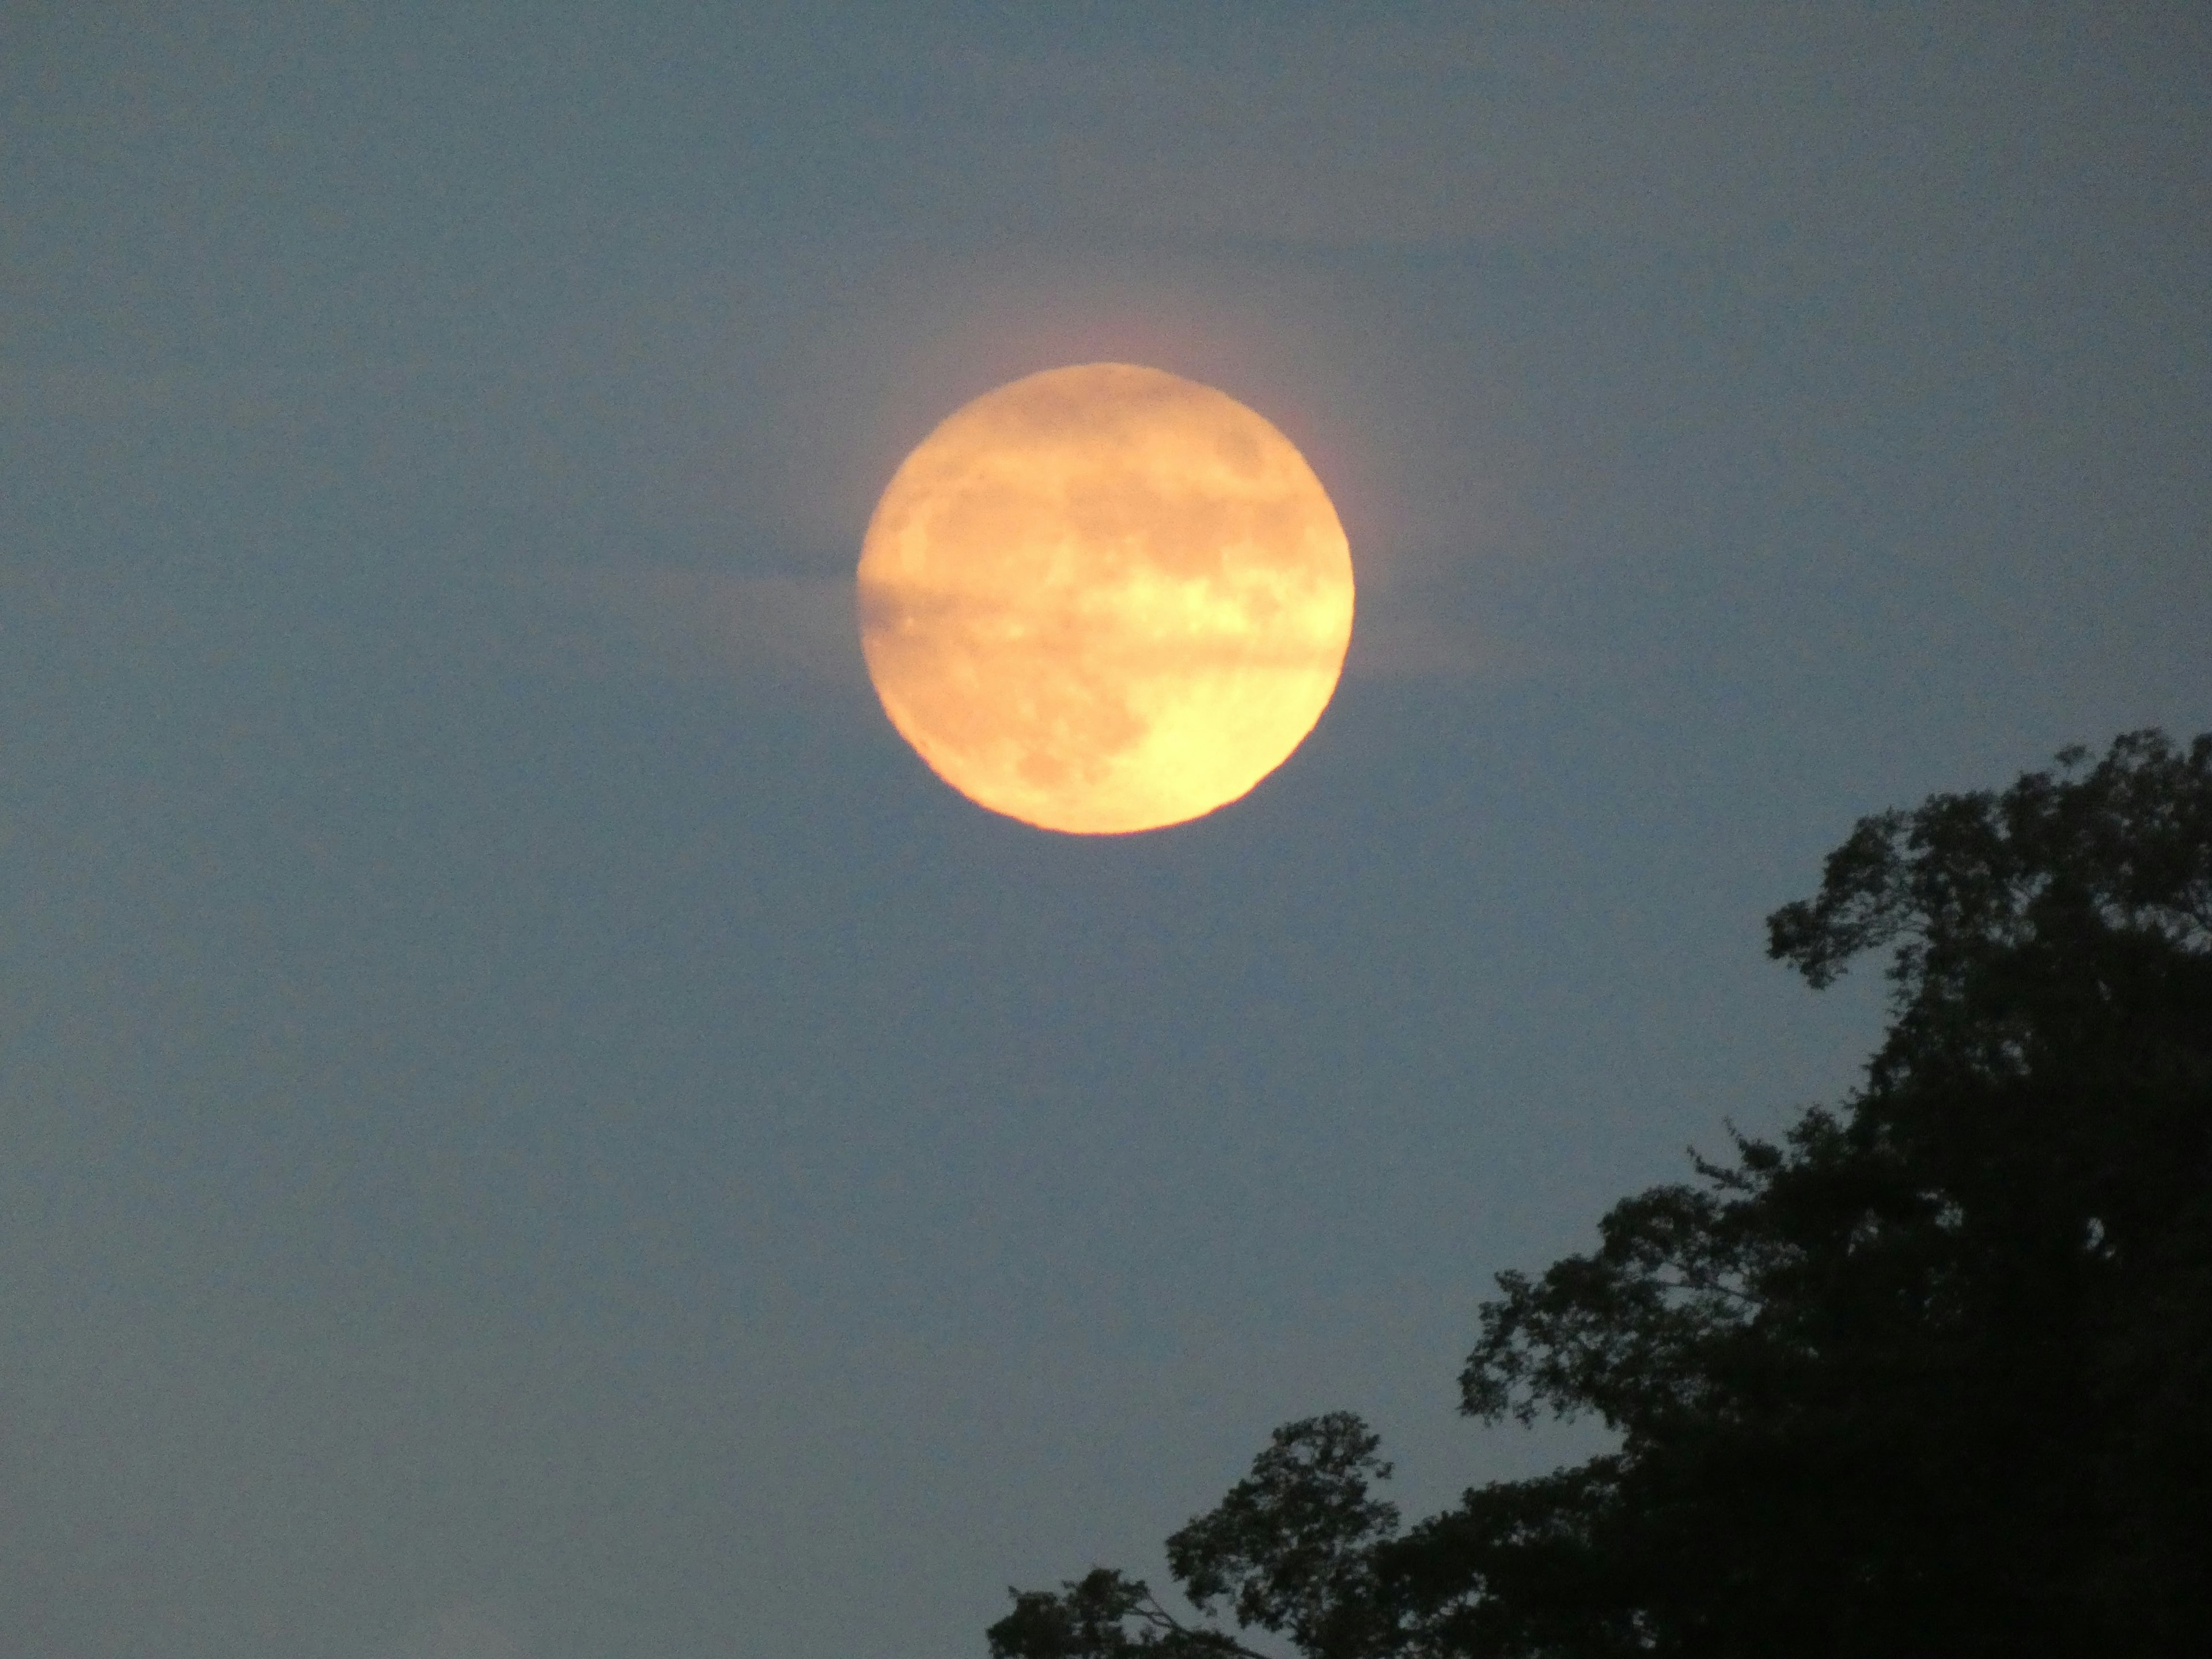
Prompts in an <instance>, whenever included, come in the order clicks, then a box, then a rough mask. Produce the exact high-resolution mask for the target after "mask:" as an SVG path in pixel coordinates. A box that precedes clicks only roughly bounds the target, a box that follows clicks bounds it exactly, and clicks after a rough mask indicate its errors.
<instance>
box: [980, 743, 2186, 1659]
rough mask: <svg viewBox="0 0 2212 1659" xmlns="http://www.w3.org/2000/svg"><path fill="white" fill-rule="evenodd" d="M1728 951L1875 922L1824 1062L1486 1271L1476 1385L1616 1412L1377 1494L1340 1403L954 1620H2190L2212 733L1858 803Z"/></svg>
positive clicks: (1788, 951)
mask: <svg viewBox="0 0 2212 1659" xmlns="http://www.w3.org/2000/svg"><path fill="white" fill-rule="evenodd" d="M1767 927H1768V936H1769V950H1770V953H1771V955H1772V956H1773V957H1777V958H1778V959H1779V960H1781V961H1783V962H1785V963H1789V964H1790V966H1791V967H1793V968H1795V969H1796V970H1797V971H1798V972H1800V973H1802V975H1804V976H1805V978H1806V979H1807V980H1808V981H1810V982H1811V983H1812V984H1813V985H1814V986H1816V987H1819V986H1825V985H1826V984H1828V983H1829V982H1830V981H1832V980H1833V979H1835V978H1836V977H1837V976H1838V975H1839V974H1841V973H1842V972H1843V971H1844V969H1845V968H1846V967H1847V966H1848V965H1849V964H1850V963H1851V962H1853V961H1854V960H1855V959H1857V958H1859V957H1863V956H1864V955H1866V954H1868V953H1869V952H1887V954H1888V973H1889V977H1890V980H1891V981H1892V985H1893V1004H1892V1019H1891V1023H1890V1025H1889V1028H1888V1030H1887V1035H1886V1037H1885V1040H1884V1041H1883V1042H1882V1044H1881V1048H1879V1050H1878V1051H1877V1052H1876V1053H1875V1055H1874V1057H1873V1058H1872V1060H1871V1061H1870V1062H1869V1066H1868V1068H1867V1073H1866V1080H1865V1083H1864V1085H1863V1087H1862V1088H1861V1089H1860V1090H1859V1091H1857V1094H1856V1095H1855V1096H1853V1097H1851V1098H1850V1100H1849V1101H1848V1103H1846V1104H1845V1105H1844V1107H1843V1108H1842V1109H1838V1110H1827V1109H1814V1110H1810V1111H1808V1112H1806V1113H1805V1114H1804V1115H1802V1117H1801V1118H1799V1119H1798V1121H1796V1123H1795V1124H1794V1125H1793V1126H1792V1127H1790V1130H1789V1131H1788V1133H1787V1134H1786V1135H1785V1136H1784V1139H1782V1140H1781V1141H1780V1142H1779V1143H1778V1144H1770V1143H1767V1142H1764V1141H1759V1140H1754V1139H1744V1138H1738V1139H1736V1141H1735V1146H1734V1149H1733V1155H1732V1156H1731V1157H1730V1158H1728V1159H1727V1160H1725V1161H1723V1162H1717V1163H1716V1162H1707V1161H1705V1160H1703V1159H1697V1160H1695V1176H1696V1178H1695V1180H1694V1181H1691V1182H1685V1183H1683V1184H1680V1185H1674V1186H1665V1187H1658V1188H1652V1189H1651V1190H1650V1191H1647V1192H1644V1193H1640V1194H1637V1195H1635V1196H1634V1197H1632V1198H1628V1199H1625V1200H1622V1201H1621V1202H1620V1203H1619V1204H1617V1205H1615V1206H1613V1209H1612V1211H1611V1212H1609V1213H1608V1214H1607V1215H1606V1217H1605V1218H1604V1219H1603V1221H1602V1222H1601V1224H1600V1228H1599V1233H1600V1242H1599V1243H1598V1247H1597V1248H1596V1249H1595V1250H1594V1251H1592V1252H1591V1253H1590V1254H1589V1255H1577V1256H1571V1257H1569V1258H1567V1259H1566V1260H1565V1261H1559V1262H1555V1263H1553V1265H1552V1266H1551V1267H1548V1268H1547V1269H1546V1270H1545V1271H1544V1272H1543V1273H1541V1274H1538V1275H1535V1276H1534V1277H1530V1276H1528V1275H1525V1274H1522V1273H1503V1274H1500V1275H1499V1276H1498V1291H1499V1294H1498V1297H1497V1299H1495V1300H1494V1301H1492V1302H1489V1303H1487V1304H1485V1305H1484V1307H1483V1310H1482V1313H1481V1328H1480V1340H1479V1341H1478V1342H1477V1344H1476V1346H1475V1348H1474V1353H1473V1354H1472V1355H1471V1356H1470V1358H1468V1363H1467V1366H1466V1369H1465V1370H1463V1371H1462V1374H1461V1376H1460V1389H1461V1398H1462V1405H1463V1408H1464V1410H1465V1411H1466V1412H1467V1413H1468V1415H1470V1416H1473V1417H1475V1418H1479V1419H1483V1420H1485V1421H1486V1422H1497V1421H1499V1420H1501V1419H1504V1418H1508V1417H1512V1418H1517V1419H1522V1420H1524V1421H1527V1420H1533V1419H1534V1418H1535V1417H1537V1416H1538V1415H1540V1414H1544V1413H1553V1414H1558V1415H1561V1416H1573V1415H1577V1414H1580V1413H1595V1414H1596V1415H1597V1416H1598V1417H1599V1418H1601V1419H1602V1420H1603V1421H1604V1422H1605V1423H1606V1424H1607V1425H1608V1426H1610V1427H1611V1428H1612V1429H1613V1431H1616V1433H1617V1435H1618V1438H1619V1449H1617V1450H1615V1451H1613V1452H1611V1453H1608V1454H1607V1455H1602V1456H1597V1457H1593V1458H1591V1459H1590V1460H1589V1461H1588V1462H1584V1463H1582V1464H1579V1465H1577V1466H1574V1467H1571V1468H1563V1469H1560V1470H1558V1471H1556V1472H1554V1473H1553V1474H1547V1475H1545V1476H1542V1477H1541V1478H1539V1479H1534V1480H1515V1481H1501V1482H1495V1483H1492V1484H1491V1485H1489V1486H1481V1487H1479V1488H1476V1489H1474V1490H1472V1491H1469V1492H1467V1493H1466V1494H1465V1496H1464V1497H1463V1498H1462V1500H1461V1502H1460V1503H1459V1504H1458V1505H1457V1506H1456V1507H1455V1508H1453V1509H1450V1510H1445V1511H1444V1512H1443V1513H1442V1514H1438V1515H1435V1516H1429V1517H1428V1518H1426V1519H1425V1520H1422V1521H1419V1522H1416V1523H1414V1524H1413V1525H1410V1526H1407V1525H1405V1524H1403V1523H1402V1522H1401V1517H1400V1515H1399V1513H1398V1511H1397V1510H1396V1509H1395V1506H1393V1505H1392V1504H1389V1503H1388V1502H1386V1501H1383V1499H1382V1498H1379V1497H1377V1496H1376V1488H1377V1486H1378V1485H1379V1484H1380V1483H1381V1482H1382V1481H1383V1480H1385V1479H1386V1478H1387V1477H1388V1475H1389V1466H1388V1465H1387V1464H1385V1463H1383V1462H1382V1461H1380V1459H1379V1457H1378V1455H1377V1445H1376V1437H1375V1436H1374V1435H1373V1434H1371V1433H1370V1431H1368V1429H1367V1427H1366V1425H1364V1423H1362V1422H1361V1421H1360V1420H1359V1419H1358V1418H1357V1417H1354V1416H1352V1415H1350V1414H1349V1413H1336V1414H1333V1415H1329V1416H1324V1417H1316V1418H1312V1419H1307V1420H1305V1421H1303V1422H1298V1423H1292V1424H1290V1425H1286V1426H1285V1427H1283V1428H1280V1429H1278V1430H1277V1431H1275V1434H1274V1437H1273V1443H1271V1444H1270V1445H1269V1446H1268V1447H1267V1449H1266V1450H1264V1451H1263V1452H1261V1454H1260V1455H1259V1456H1258V1458H1257V1459H1255V1462H1254V1463H1253V1466H1252V1472H1251V1474H1249V1476H1248V1477H1247V1478H1246V1479H1245V1480H1242V1481H1240V1482H1238V1483H1237V1486H1235V1487H1234V1488H1233V1489H1232V1490H1231V1492H1229V1493H1228V1494H1227V1496H1226V1497H1225V1498H1223V1499H1222V1500H1221V1502H1220V1503H1219V1504H1218V1505H1217V1506H1216V1507H1215V1508H1214V1509H1212V1510H1210V1511H1208V1512H1207V1513H1206V1514H1204V1515H1201V1516H1198V1517H1197V1518H1195V1519H1194V1520H1193V1521H1191V1522H1189V1524H1188V1525H1187V1526H1185V1527H1184V1528H1182V1530H1181V1531H1179V1532H1177V1533H1176V1534H1174V1535H1173V1536H1172V1537H1170V1539H1169V1540H1168V1543H1167V1557H1168V1564H1169V1567H1170V1571H1172V1572H1173V1574H1174V1576H1175V1578H1176V1583H1178V1584H1179V1585H1180V1587H1181V1588H1182V1592H1183V1595H1184V1596H1185V1597H1186V1598H1188V1601H1189V1602H1190V1603H1191V1604H1192V1605H1194V1606H1195V1607H1197V1608H1198V1609H1199V1610H1200V1614H1201V1615H1202V1616H1201V1617H1200V1619H1198V1620H1191V1619H1189V1618H1188V1616H1184V1617H1180V1618H1179V1617H1177V1616H1176V1614H1174V1613H1171V1612H1170V1609H1169V1608H1168V1607H1165V1606H1164V1605H1163V1604H1162V1603H1161V1602H1160V1601H1158V1600H1157V1599H1156V1598H1155V1597H1154V1596H1153V1595H1152V1592H1151V1590H1150V1589H1148V1588H1147V1586H1146V1584H1145V1583H1143V1582H1142V1581H1141V1580H1139V1579H1134V1578H1132V1577H1127V1576H1126V1575H1124V1574H1122V1573H1121V1572H1118V1571H1113V1570H1111V1569H1107V1568H1099V1569H1097V1570H1095V1571H1092V1572H1091V1573H1090V1574H1089V1575H1088V1576H1087V1577H1084V1578H1081V1579H1079V1580H1075V1581H1072V1582H1070V1583H1066V1584H1064V1585H1063V1586H1062V1587H1061V1588H1060V1589H1059V1590H1058V1591H1043V1590H1039V1591H1027V1592H1017V1593H1016V1595H1015V1598H1014V1608H1013V1611H1012V1613H1009V1614H1008V1615H1007V1616H1006V1618H1005V1619H1003V1620H1000V1622H999V1623H998V1624H996V1625H994V1626H992V1628H991V1630H990V1632H989V1641H990V1646H991V1651H992V1653H993V1655H994V1656H995V1659H1134V1656H1139V1655H1146V1656H1152V1659H1200V1656H1208V1659H1218V1656H1231V1655H1256V1654H1279V1653H1281V1652H1283V1651H1284V1650H1285V1649H1288V1650H1295V1651H1296V1652H1297V1653H1298V1654H1301V1655H1304V1656H1309V1659H1384V1656H1391V1659H1398V1656H1403V1659H1430V1656H1435V1659H1446V1656H1451V1659H1539V1656H1542V1659H1601V1656H1602V1659H1611V1656H1626V1655H1683V1656H1692V1655H1694V1656H1711V1659H1733V1656H1785V1655H1786V1656H1790V1659H1819V1656H1838V1659H1841V1656H1853V1659H1857V1656H1869V1659H1872V1656H1881V1659H1897V1656H1909V1655H1918V1654H1931V1655H1933V1654H1942V1655H1962V1656H1963V1655H1990V1656H1996V1655H2003V1656H2007V1659H2019V1656H2034V1655H2046V1654H2047V1655H2069V1656H2070V1655H2081V1656H2088V1655H2096V1656H2105V1655H2136V1654H2141V1655H2166V1654H2175V1655H2179V1654H2192V1655H2193V1654H2197V1653H2204V1652H2212V1577H2208V1575H2212V734H2208V735H2206V736H2203V737H2199V738H2197V739H2196V740H2195V741H2194V742H2193V743H2192V744H2190V745H2189V746H2188V747H2187V748H2186V749H2183V748H2180V747H2179V746H2177V745H2175V744H2172V742H2170V741H2169V740H2167V739H2166V738H2164V737H2163V736H2161V735H2160V734H2159V733H2157V732H2138V733H2135V734H2132V735H2130V736H2126V737H2123V738H2119V739H2118V741H2117V742H2115V743H2114V744H2113V745H2112V749H2111V750H2109V752H2107V753H2106V755H2105V756H2104V757H2102V758H2101V759H2099V760H2096V761H2095V762H2094V763H2091V757H2089V756H2088V755H2087V753H2086V752H2085V751H2081V750H2073V751H2069V752H2068V753H2066V754H2064V755H2062V756H2060V757H2059V766H2058V768H2057V770H2056V771H2054V772H2048V773H2032V774H2029V775H2026V776H2024V777H2022V778H2021V780H2020V781H2018V782H2017V783H2015V785H2013V787H2011V788H2009V789H2008V790H2006V791H2004V792H2003V793H2001V794H1999V793H1971V794H1946V795H1938V796H1936V797H1934V798H1932V799H1929V801H1928V802H1927V803H1926V804H1924V805H1922V806H1921V807H1920V808H1919V809H1918V810H1917V811H1911V812H1889V813H1885V814H1883V815H1881V816H1880V817H1870V818H1867V819H1863V820H1862V821H1861V822H1860V823H1859V824H1858V826H1857V829H1854V830H1853V832H1852V833H1851V835H1850V837H1849V839H1847V840H1846V841H1845V842H1844V843H1843V845H1842V846H1840V847H1838V848H1837V849H1836V850H1835V851H1834V852H1833V853H1832V854H1830V855H1829V858H1828V860H1827V864H1826V871H1825V873H1824V877H1823V879H1822V881H1821V884H1820V891H1819V892H1818V894H1817V895H1816V896H1814V897H1813V898H1811V899H1809V900H1805V901H1801V902H1796V903H1793V904H1790V905H1786V906H1784V908H1782V909H1780V910H1778V911H1776V912H1775V913H1774V915H1771V917H1769V918H1768V921H1767Z"/></svg>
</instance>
